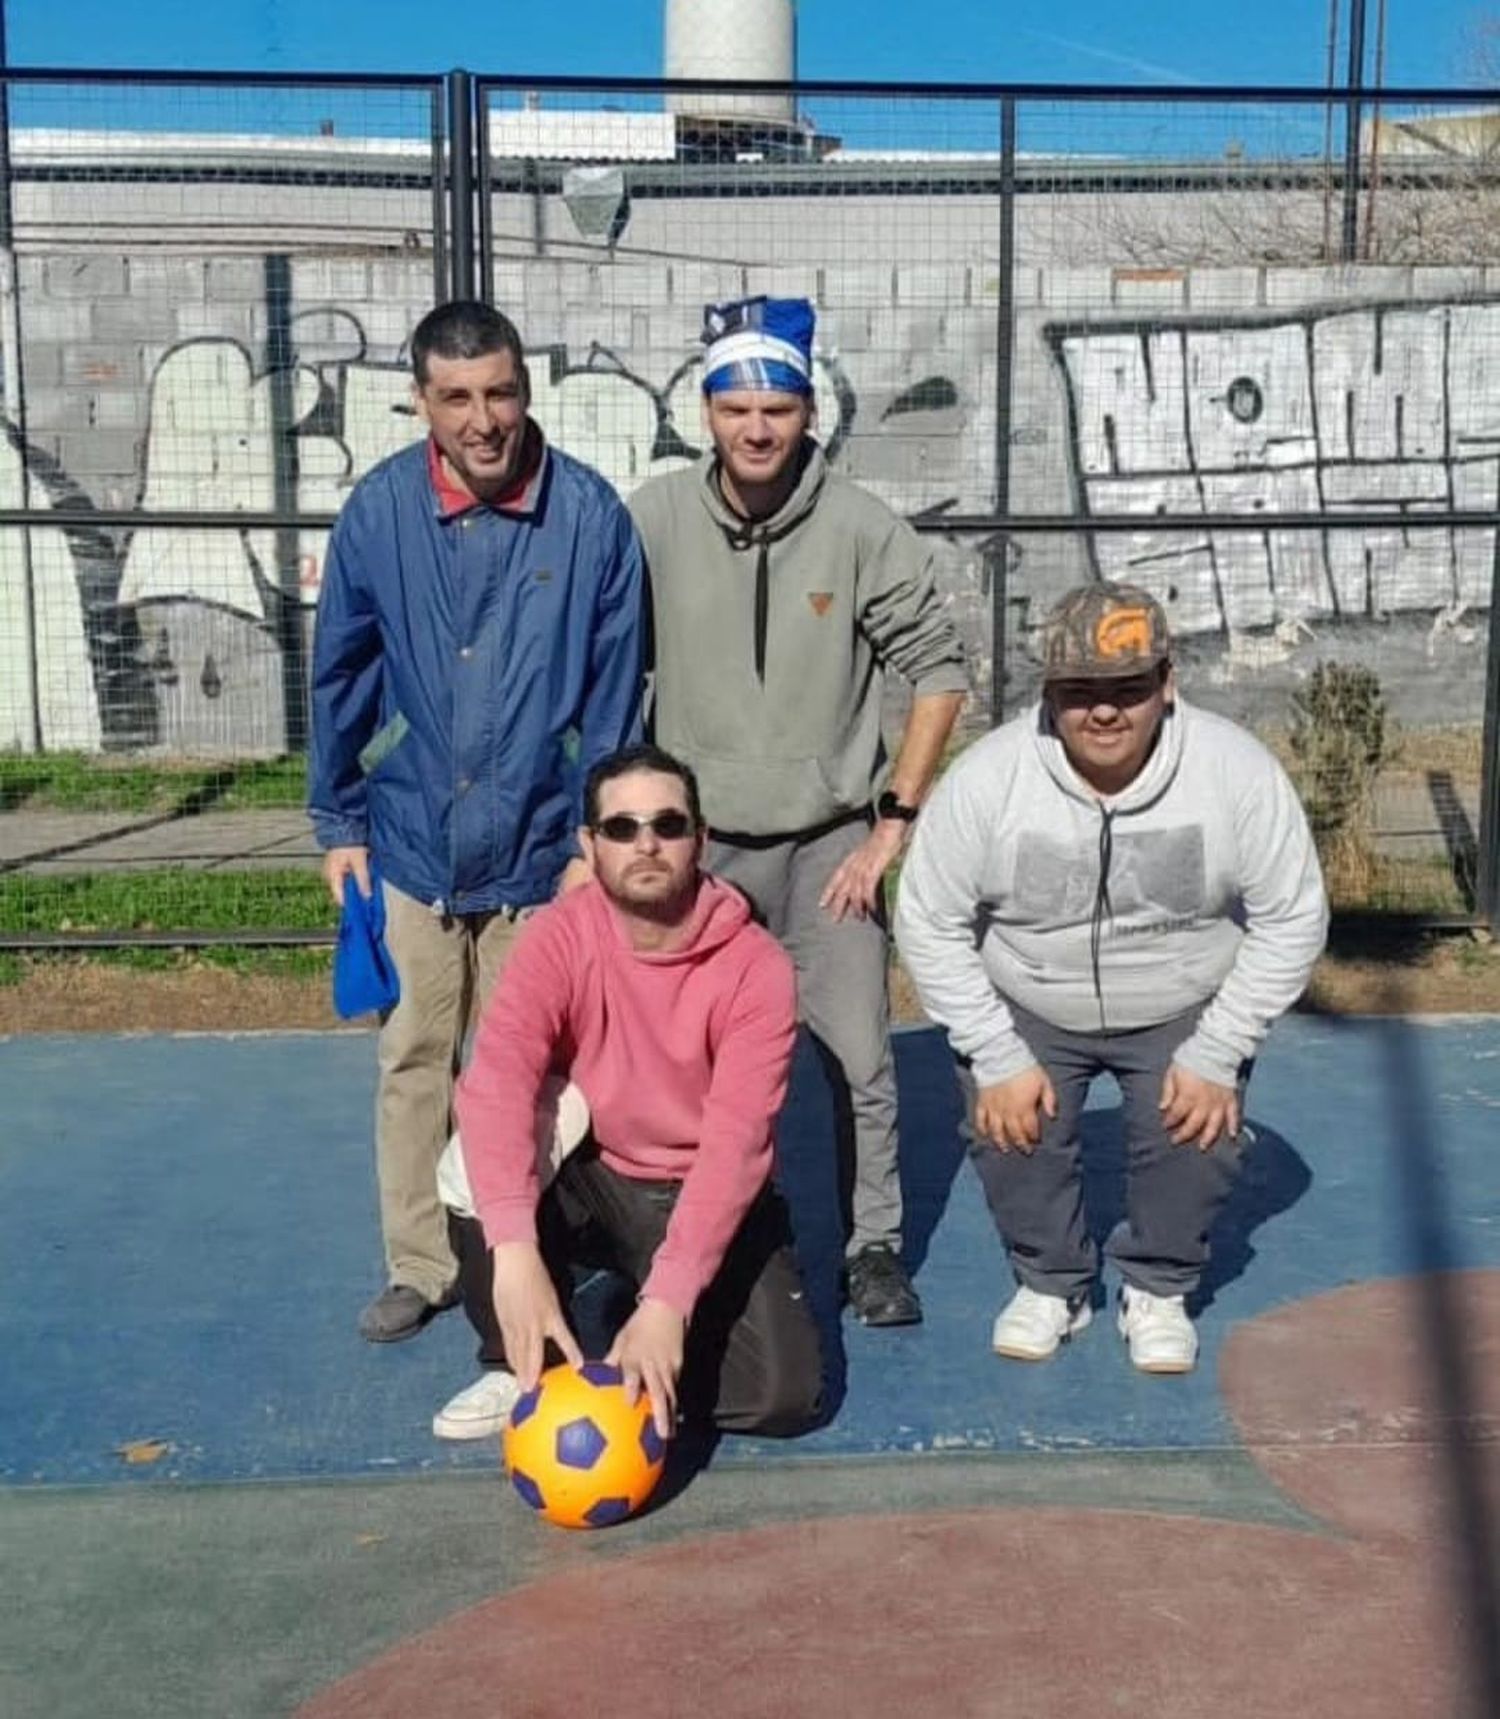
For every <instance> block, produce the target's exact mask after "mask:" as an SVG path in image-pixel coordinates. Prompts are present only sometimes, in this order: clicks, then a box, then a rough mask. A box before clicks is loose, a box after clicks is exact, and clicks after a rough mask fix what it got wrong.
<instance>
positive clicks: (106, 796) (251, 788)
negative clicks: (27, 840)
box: [0, 752, 307, 815]
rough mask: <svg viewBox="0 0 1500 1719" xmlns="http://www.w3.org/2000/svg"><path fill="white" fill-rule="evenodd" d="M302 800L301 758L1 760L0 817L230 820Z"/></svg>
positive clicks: (64, 755)
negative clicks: (208, 815)
mask: <svg viewBox="0 0 1500 1719" xmlns="http://www.w3.org/2000/svg"><path fill="white" fill-rule="evenodd" d="M306 797H307V761H306V760H305V759H304V758H300V757H299V758H268V759H258V760H255V761H253V762H246V763H239V764H202V763H198V764H143V763H140V762H137V761H130V760H121V761H119V762H115V761H113V760H111V759H108V758H96V757H91V756H88V755H87V754H85V753H81V752H48V753H41V754H32V753H14V752H5V753H0V812H14V811H19V810H21V809H22V808H23V807H24V808H28V809H30V810H32V811H55V812H138V813H141V814H143V815H146V814H150V813H153V812H184V811H200V812H207V811H226V812H230V811H244V810H245V809H247V808H249V807H252V806H273V807H274V806H300V805H301V804H302V803H303V801H304V800H305V799H306Z"/></svg>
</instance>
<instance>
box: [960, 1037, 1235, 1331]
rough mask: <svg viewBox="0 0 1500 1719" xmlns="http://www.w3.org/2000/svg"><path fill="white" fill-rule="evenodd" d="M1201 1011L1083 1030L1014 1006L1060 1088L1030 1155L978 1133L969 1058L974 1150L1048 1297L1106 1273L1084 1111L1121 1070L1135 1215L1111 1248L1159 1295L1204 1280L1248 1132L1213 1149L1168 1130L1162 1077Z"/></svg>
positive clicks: (1010, 1245) (1014, 1250)
mask: <svg viewBox="0 0 1500 1719" xmlns="http://www.w3.org/2000/svg"><path fill="white" fill-rule="evenodd" d="M1200 1012H1201V1011H1199V1010H1197V1009H1194V1010H1193V1011H1192V1012H1191V1013H1190V1014H1187V1015H1179V1016H1177V1017H1176V1018H1175V1019H1173V1020H1170V1021H1163V1022H1162V1023H1161V1024H1160V1025H1159V1026H1154V1027H1140V1028H1138V1029H1136V1030H1135V1031H1133V1032H1110V1033H1074V1032H1068V1031H1067V1030H1066V1029H1064V1028H1062V1027H1055V1026H1052V1025H1051V1024H1050V1023H1049V1022H1047V1021H1043V1020H1041V1019H1039V1018H1038V1017H1037V1016H1035V1015H1032V1014H1028V1013H1027V1012H1026V1011H1024V1010H1022V1009H1018V1008H1016V1007H1015V1005H1014V1004H1012V1005H1011V1013H1012V1014H1013V1015H1014V1016H1015V1021H1016V1027H1017V1029H1018V1030H1019V1032H1020V1034H1021V1037H1022V1038H1023V1039H1024V1040H1025V1041H1026V1043H1027V1045H1028V1046H1029V1048H1030V1050H1031V1053H1032V1055H1033V1056H1034V1057H1035V1058H1036V1060H1037V1061H1038V1062H1039V1063H1040V1064H1041V1065H1042V1067H1043V1068H1044V1069H1045V1070H1046V1071H1047V1075H1048V1078H1049V1079H1050V1080H1051V1082H1052V1085H1053V1089H1054V1090H1055V1092H1056V1093H1057V1115H1056V1116H1055V1117H1054V1118H1053V1119H1052V1120H1051V1121H1050V1122H1049V1121H1048V1120H1047V1119H1046V1118H1045V1117H1043V1118H1042V1124H1043V1126H1042V1138H1041V1142H1040V1144H1039V1145H1038V1146H1037V1148H1036V1150H1035V1151H1034V1152H1031V1153H1030V1154H1027V1153H1024V1152H1019V1151H1017V1150H1016V1149H1015V1148H1014V1147H1012V1148H1011V1149H1010V1150H1009V1151H1006V1152H1002V1151H1000V1150H999V1149H998V1148H997V1147H995V1146H993V1145H992V1144H991V1143H990V1142H989V1141H987V1140H980V1139H977V1138H974V1137H973V1135H972V1119H973V1114H974V1097H975V1091H976V1088H975V1083H974V1078H973V1075H972V1073H971V1072H970V1071H969V1070H968V1069H967V1068H966V1067H964V1066H963V1065H960V1068H959V1078H960V1081H961V1083H962V1085H963V1088H964V1096H965V1098H966V1100H967V1105H968V1114H969V1118H970V1124H971V1137H970V1145H969V1152H970V1156H971V1157H972V1158H973V1160H974V1167H975V1169H976V1170H977V1171H978V1172H979V1179H980V1181H981V1182H982V1183H983V1184H984V1192H985V1198H986V1199H987V1200H988V1201H989V1207H990V1212H991V1215H992V1216H993V1217H994V1220H995V1225H996V1228H997V1229H998V1230H999V1231H1000V1234H1001V1236H1002V1237H1003V1238H1004V1241H1005V1245H1006V1248H1007V1249H1008V1250H1009V1253H1010V1262H1011V1268H1012V1270H1013V1271H1014V1272H1015V1274H1016V1276H1017V1278H1019V1279H1020V1281H1021V1282H1022V1283H1024V1284H1026V1285H1027V1286H1028V1287H1029V1288H1031V1289H1034V1290H1036V1291H1037V1292H1038V1293H1039V1294H1042V1295H1061V1296H1066V1297H1069V1298H1072V1297H1075V1296H1079V1295H1083V1294H1085V1293H1086V1292H1087V1291H1088V1289H1089V1287H1090V1285H1091V1284H1092V1283H1093V1281H1094V1278H1095V1277H1096V1276H1097V1274H1098V1269H1099V1261H1098V1253H1097V1250H1096V1248H1095V1246H1094V1240H1093V1237H1092V1236H1091V1235H1090V1234H1089V1230H1088V1224H1087V1220H1086V1217H1085V1214H1084V1207H1083V1166H1082V1161H1081V1159H1082V1153H1081V1139H1080V1133H1081V1130H1080V1119H1081V1117H1082V1114H1083V1104H1084V1100H1085V1098H1086V1097H1087V1096H1088V1090H1089V1087H1090V1085H1091V1084H1092V1083H1093V1081H1094V1079H1095V1077H1096V1076H1098V1075H1101V1074H1110V1075H1113V1076H1114V1078H1115V1081H1116V1083H1117V1085H1118V1086H1119V1088H1120V1097H1121V1100H1122V1102H1123V1106H1124V1123H1125V1188H1126V1203H1125V1216H1124V1218H1123V1219H1122V1220H1121V1221H1120V1223H1119V1224H1118V1225H1116V1227H1115V1230H1114V1232H1113V1234H1112V1235H1111V1236H1110V1237H1109V1240H1108V1241H1107V1242H1106V1244H1105V1250H1104V1251H1105V1253H1106V1255H1107V1256H1108V1258H1110V1259H1111V1260H1113V1261H1114V1263H1115V1264H1116V1265H1117V1266H1118V1267H1119V1270H1120V1275H1121V1276H1122V1277H1123V1278H1124V1279H1125V1281H1126V1282H1127V1283H1129V1284H1133V1285H1135V1286H1136V1287H1137V1288H1139V1289H1144V1290H1146V1291H1147V1292H1148V1293H1149V1294H1152V1295H1185V1294H1188V1293H1189V1292H1190V1291H1191V1290H1193V1289H1194V1288H1196V1286H1197V1283H1198V1278H1199V1276H1200V1274H1201V1272H1202V1270H1203V1267H1204V1265H1205V1264H1206V1263H1207V1261H1208V1231H1209V1228H1210V1227H1211V1225H1212V1224H1213V1221H1214V1218H1215V1216H1216V1215H1217V1213H1218V1210H1219V1208H1220V1206H1221V1205H1222V1204H1223V1203H1224V1200H1225V1198H1226V1197H1227V1196H1228V1194H1229V1190H1230V1188H1231V1187H1232V1186H1233V1184H1234V1178H1235V1174H1236V1172H1237V1170H1238V1169H1239V1162H1240V1155H1241V1151H1242V1143H1241V1141H1240V1140H1232V1141H1230V1140H1220V1141H1219V1142H1218V1144H1217V1145H1215V1146H1213V1147H1212V1148H1210V1149H1209V1150H1208V1151H1207V1152H1204V1151H1200V1150H1199V1148H1198V1147H1197V1146H1194V1145H1191V1144H1189V1145H1186V1146H1174V1145H1173V1144H1172V1141H1171V1138H1170V1137H1169V1135H1168V1134H1167V1131H1166V1129H1165V1128H1164V1127H1163V1126H1162V1121H1161V1113H1160V1111H1159V1110H1158V1109H1157V1105H1158V1102H1159V1101H1160V1098H1161V1084H1162V1080H1163V1078H1164V1076H1165V1075H1166V1072H1167V1066H1168V1064H1169V1063H1170V1062H1171V1060H1172V1056H1173V1054H1174V1052H1175V1051H1176V1050H1177V1047H1178V1046H1179V1045H1180V1044H1182V1043H1183V1041H1184V1040H1185V1039H1187V1038H1188V1037H1189V1035H1190V1034H1191V1033H1192V1031H1193V1028H1194V1026H1195V1025H1196V1024H1197V1019H1198V1015H1199V1013H1200ZM1247 1072H1248V1071H1247ZM1243 1085H1244V1083H1243V1081H1242V1082H1241V1089H1242V1091H1243Z"/></svg>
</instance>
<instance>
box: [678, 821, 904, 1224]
mask: <svg viewBox="0 0 1500 1719" xmlns="http://www.w3.org/2000/svg"><path fill="white" fill-rule="evenodd" d="M869 833H870V832H869V825H868V824H866V823H865V822H864V821H863V820H862V819H861V820H856V821H854V822H851V823H847V824H841V825H839V827H838V828H837V829H833V830H828V831H826V832H825V833H824V834H822V835H819V836H813V837H811V838H810V839H800V838H797V837H790V838H788V839H787V840H785V841H778V842H774V843H771V844H768V845H766V844H761V843H756V844H755V845H753V846H751V845H747V844H742V843H739V842H734V841H725V840H722V839H720V838H717V837H715V838H713V839H711V840H710V841H709V844H708V851H707V854H706V856H705V861H704V863H705V864H706V866H707V868H708V869H709V870H710V871H712V872H715V873H717V874H718V876H720V877H722V878H724V879H726V880H727V881H728V882H729V883H733V884H737V885H738V886H739V888H741V889H742V890H744V892H745V894H746V895H748V896H749V897H750V899H751V901H752V902H753V903H754V904H755V908H756V911H757V912H758V913H759V914H760V916H761V918H762V919H763V920H764V921H765V925H766V928H767V930H768V931H770V932H771V934H772V935H773V936H774V937H776V938H778V939H779V940H780V942H781V943H782V945H783V946H784V947H785V949H786V951H787V953H788V954H789V955H790V956H791V958H792V961H793V964H794V965H795V966H796V969H797V1003H798V1011H799V1013H800V1014H801V1017H802V1020H803V1022H804V1024H805V1025H806V1026H807V1029H808V1031H809V1032H811V1034H812V1035H813V1038H814V1040H815V1041H816V1043H817V1047H818V1052H819V1055H820V1057H821V1059H822V1062H823V1066H824V1068H825V1070H826V1071H827V1073H828V1077H829V1081H830V1084H831V1086H832V1088H833V1106H834V1116H835V1119H836V1121H835V1127H836V1130H837V1138H836V1141H835V1145H836V1149H837V1152H838V1166H839V1192H840V1199H841V1202H842V1204H843V1216H844V1233H845V1235H846V1236H847V1237H848V1243H847V1253H848V1255H849V1257H850V1258H853V1256H854V1255H855V1254H856V1253H858V1252H859V1250H860V1249H861V1248H864V1247H868V1246H870V1244H871V1243H876V1242H878V1243H883V1244H885V1245H886V1246H888V1247H890V1248H892V1249H894V1250H896V1251H897V1252H899V1251H900V1248H901V1179H900V1174H899V1172H898V1170H897V1166H896V1070H895V1063H894V1060H893V1058H892V1055H891V1030H890V997H889V993H888V992H887V989H886V969H887V964H888V961H889V956H890V936H889V933H888V931H887V929H886V923H885V912H884V907H883V904H882V906H881V910H880V912H879V913H877V914H876V915H875V916H874V917H872V918H869V919H855V918H852V917H846V918H844V919H839V920H836V919H832V918H830V917H829V915H828V914H827V913H825V912H824V911H823V909H822V908H821V907H819V906H818V897H819V895H821V894H822V892H823V888H824V886H825V885H826V884H827V882H828V880H829V878H830V877H832V876H833V874H834V871H835V870H836V869H837V868H838V866H839V865H840V863H841V862H842V861H843V860H844V859H845V857H846V856H847V855H849V854H851V853H853V852H854V850H855V848H857V847H858V846H859V845H860V843H861V842H862V841H864V839H865V837H866V836H867V835H868V834H869Z"/></svg>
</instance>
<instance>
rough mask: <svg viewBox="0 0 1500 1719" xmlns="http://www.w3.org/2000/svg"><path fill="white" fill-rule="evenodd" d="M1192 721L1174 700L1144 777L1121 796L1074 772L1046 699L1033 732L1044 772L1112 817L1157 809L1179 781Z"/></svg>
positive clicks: (1071, 794) (1070, 793)
mask: <svg viewBox="0 0 1500 1719" xmlns="http://www.w3.org/2000/svg"><path fill="white" fill-rule="evenodd" d="M1188 720H1189V716H1188V711H1187V708H1186V707H1185V706H1184V705H1183V703H1182V701H1181V700H1180V699H1174V701H1173V702H1172V703H1171V704H1169V705H1168V706H1167V707H1166V709H1165V710H1164V711H1163V712H1162V719H1161V727H1160V728H1159V729H1158V730H1157V735H1156V744H1155V746H1153V747H1152V748H1151V753H1150V756H1149V757H1148V758H1147V759H1146V762H1145V763H1144V764H1143V765H1142V766H1141V770H1140V774H1139V775H1138V776H1137V777H1136V779H1135V780H1134V781H1133V782H1132V783H1130V785H1129V786H1128V787H1126V788H1124V789H1122V790H1121V791H1120V793H1118V794H1100V793H1098V792H1097V791H1096V790H1095V789H1093V788H1091V787H1090V786H1089V784H1088V783H1087V782H1086V781H1085V780H1084V779H1083V777H1082V776H1080V775H1079V773H1078V772H1077V770H1075V769H1074V768H1073V765H1072V762H1071V761H1070V760H1069V758H1068V752H1067V748H1066V747H1065V746H1064V745H1063V743H1062V736H1061V735H1059V734H1058V732H1057V729H1056V727H1055V726H1054V725H1053V721H1052V709H1051V706H1050V705H1049V704H1048V703H1047V701H1046V699H1042V700H1040V701H1039V702H1038V704H1037V706H1036V711H1035V721H1034V723H1033V732H1034V734H1035V737H1036V749H1037V756H1038V757H1039V758H1040V759H1041V761H1042V765H1043V768H1044V769H1045V770H1046V772H1047V774H1048V775H1049V776H1050V777H1051V778H1052V780H1053V781H1054V782H1055V783H1056V784H1057V786H1058V787H1059V788H1060V789H1061V790H1062V792H1063V793H1064V794H1066V795H1067V796H1068V798H1069V799H1070V800H1077V801H1079V802H1080V803H1082V804H1083V805H1085V806H1092V807H1094V808H1095V809H1098V808H1099V807H1104V808H1106V809H1107V810H1108V811H1109V812H1110V814H1111V816H1115V815H1118V814H1121V813H1124V814H1127V815H1128V814H1129V813H1131V812H1143V811H1146V810H1147V809H1148V808H1149V807H1151V806H1154V805H1155V804H1156V803H1157V801H1158V800H1160V799H1161V798H1162V796H1163V795H1164V794H1165V793H1166V792H1167V790H1168V789H1169V788H1170V787H1171V786H1172V783H1173V782H1174V781H1175V780H1176V777H1177V771H1178V767H1179V766H1180V765H1181V763H1182V747H1183V734H1184V732H1185V730H1186V726H1187V723H1188Z"/></svg>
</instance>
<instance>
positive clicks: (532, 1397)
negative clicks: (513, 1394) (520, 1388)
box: [510, 1385, 542, 1427]
mask: <svg viewBox="0 0 1500 1719" xmlns="http://www.w3.org/2000/svg"><path fill="white" fill-rule="evenodd" d="M541 1400H542V1388H541V1386H540V1385H533V1386H532V1387H531V1389H530V1390H529V1391H526V1392H523V1393H522V1395H521V1396H519V1397H517V1398H516V1406H515V1407H514V1408H513V1409H512V1410H511V1411H510V1424H511V1425H512V1426H513V1427H518V1426H522V1425H524V1424H525V1423H526V1422H527V1421H529V1420H530V1419H531V1417H532V1416H533V1415H534V1414H535V1413H536V1406H537V1404H538V1403H539V1402H540V1401H541Z"/></svg>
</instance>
